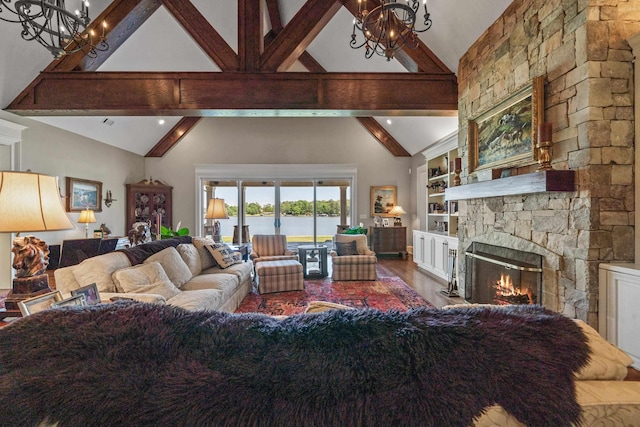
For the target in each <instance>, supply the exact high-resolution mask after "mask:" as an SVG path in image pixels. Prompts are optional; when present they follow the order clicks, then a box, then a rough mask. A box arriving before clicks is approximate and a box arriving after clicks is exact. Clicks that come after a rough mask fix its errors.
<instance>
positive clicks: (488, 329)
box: [0, 303, 589, 427]
mask: <svg viewBox="0 0 640 427" xmlns="http://www.w3.org/2000/svg"><path fill="white" fill-rule="evenodd" d="M0 343H1V348H0V423H1V424H3V425H14V426H18V425H25V426H33V425H37V424H38V423H39V422H41V421H43V420H44V421H46V422H48V423H56V422H57V423H59V426H61V427H63V426H92V425H100V426H106V425H108V426H125V425H130V426H131V425H135V426H465V427H466V426H468V425H469V424H471V423H472V422H473V419H474V418H475V417H477V416H479V415H480V414H481V413H482V411H483V409H484V408H486V407H488V406H490V405H493V404H495V403H497V404H500V405H502V407H504V408H505V409H506V410H507V411H508V412H510V413H511V414H513V415H514V416H515V417H516V418H517V419H518V420H520V421H521V422H523V423H525V424H527V425H531V426H543V425H544V426H568V425H571V424H572V423H577V422H579V419H580V406H579V405H578V404H577V402H576V400H575V393H574V373H575V372H576V371H578V370H579V368H580V367H582V366H583V365H584V364H585V363H586V362H587V358H588V353H589V350H588V347H587V344H586V338H585V336H584V335H583V334H582V332H581V331H580V329H579V327H578V326H577V325H576V324H575V323H574V322H573V321H572V320H570V319H568V318H565V317H563V316H561V315H559V314H555V313H552V312H550V311H547V310H544V309H542V308H540V307H537V306H509V307H507V308H471V309H467V308H462V309H450V310H437V309H425V308H421V309H415V310H410V311H408V312H405V313H400V312H394V311H391V312H380V311H376V310H345V311H338V310H331V311H327V312H324V313H319V314H307V315H297V316H292V317H289V318H286V319H284V320H277V319H274V318H271V317H268V316H265V315H260V314H242V315H238V314H227V313H219V312H189V311H186V310H183V309H180V308H177V307H171V306H161V305H153V304H144V303H116V304H104V305H97V306H90V307H67V308H62V309H55V310H47V311H43V312H40V313H36V314H34V315H31V316H28V317H26V318H24V319H19V320H16V321H15V322H13V323H12V324H11V325H9V326H7V327H5V328H3V329H0Z"/></svg>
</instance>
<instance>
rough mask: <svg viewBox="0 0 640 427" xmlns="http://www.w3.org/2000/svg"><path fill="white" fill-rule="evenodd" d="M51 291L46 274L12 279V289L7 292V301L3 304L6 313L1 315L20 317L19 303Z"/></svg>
mask: <svg viewBox="0 0 640 427" xmlns="http://www.w3.org/2000/svg"><path fill="white" fill-rule="evenodd" d="M52 291H53V290H52V289H51V288H49V276H48V275H47V274H46V273H44V274H38V275H37V276H31V277H20V278H17V279H13V289H11V291H9V294H8V295H7V299H6V300H5V302H4V306H5V308H6V309H7V311H6V312H4V313H3V314H4V315H6V316H7V317H9V316H12V317H16V316H22V314H21V312H20V307H19V306H18V303H19V302H20V301H24V300H26V299H28V298H33V297H35V296H38V295H42V294H46V293H48V292H52Z"/></svg>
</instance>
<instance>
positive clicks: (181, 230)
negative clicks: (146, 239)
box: [160, 223, 189, 239]
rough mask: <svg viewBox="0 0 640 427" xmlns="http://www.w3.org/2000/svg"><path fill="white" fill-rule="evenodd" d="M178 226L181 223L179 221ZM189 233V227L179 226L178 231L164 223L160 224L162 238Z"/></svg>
mask: <svg viewBox="0 0 640 427" xmlns="http://www.w3.org/2000/svg"><path fill="white" fill-rule="evenodd" d="M178 227H180V223H178ZM188 235H189V229H188V228H187V227H183V228H179V229H178V231H173V230H172V229H170V228H168V227H165V226H164V225H161V226H160V238H161V239H171V238H172V237H178V236H188Z"/></svg>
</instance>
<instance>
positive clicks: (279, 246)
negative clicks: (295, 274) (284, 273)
mask: <svg viewBox="0 0 640 427" xmlns="http://www.w3.org/2000/svg"><path fill="white" fill-rule="evenodd" d="M249 258H251V260H252V261H253V263H254V264H256V263H258V262H260V261H281V260H285V259H293V260H297V259H298V255H297V252H294V251H290V250H288V249H287V236H285V235H283V234H256V235H254V236H253V239H252V241H251V254H250V255H249Z"/></svg>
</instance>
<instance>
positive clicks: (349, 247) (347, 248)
mask: <svg viewBox="0 0 640 427" xmlns="http://www.w3.org/2000/svg"><path fill="white" fill-rule="evenodd" d="M336 252H338V256H346V255H358V244H357V243H356V241H355V240H352V241H350V242H336Z"/></svg>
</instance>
